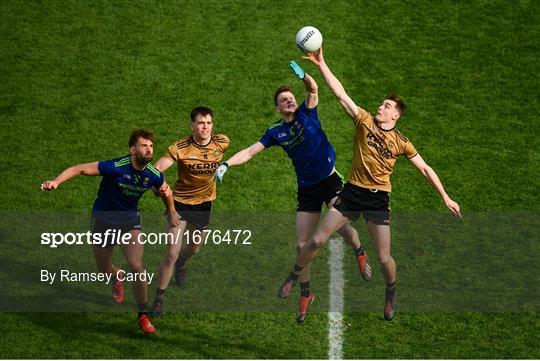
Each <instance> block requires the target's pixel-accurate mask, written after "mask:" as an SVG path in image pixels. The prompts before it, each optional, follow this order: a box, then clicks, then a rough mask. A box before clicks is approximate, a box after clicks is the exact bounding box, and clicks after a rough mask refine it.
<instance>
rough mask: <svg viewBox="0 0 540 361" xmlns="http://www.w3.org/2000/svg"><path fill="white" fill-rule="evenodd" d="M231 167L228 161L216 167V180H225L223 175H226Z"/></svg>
mask: <svg viewBox="0 0 540 361" xmlns="http://www.w3.org/2000/svg"><path fill="white" fill-rule="evenodd" d="M228 168H229V165H228V164H227V162H223V163H221V165H220V166H219V167H218V169H216V172H215V173H214V182H215V181H216V180H219V182H220V183H221V182H223V175H225V172H226V171H227V169H228Z"/></svg>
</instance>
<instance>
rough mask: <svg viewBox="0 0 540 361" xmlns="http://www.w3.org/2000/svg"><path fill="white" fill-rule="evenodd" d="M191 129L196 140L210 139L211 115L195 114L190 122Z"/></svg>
mask: <svg viewBox="0 0 540 361" xmlns="http://www.w3.org/2000/svg"><path fill="white" fill-rule="evenodd" d="M191 131H192V133H193V137H194V138H195V139H196V140H197V141H202V142H206V141H208V140H210V137H211V136H212V116H211V115H210V114H207V115H197V117H196V118H195V121H193V122H191Z"/></svg>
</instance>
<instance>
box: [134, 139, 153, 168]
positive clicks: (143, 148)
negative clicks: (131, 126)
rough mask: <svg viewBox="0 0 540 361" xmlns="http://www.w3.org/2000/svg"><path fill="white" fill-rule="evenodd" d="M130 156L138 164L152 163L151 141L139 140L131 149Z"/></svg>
mask: <svg viewBox="0 0 540 361" xmlns="http://www.w3.org/2000/svg"><path fill="white" fill-rule="evenodd" d="M131 154H133V155H135V159H136V160H137V162H138V163H140V164H147V163H150V162H151V161H152V157H153V155H154V143H153V142H152V141H151V140H148V139H144V138H139V139H138V140H137V144H135V146H134V147H131Z"/></svg>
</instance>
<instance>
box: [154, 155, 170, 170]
mask: <svg viewBox="0 0 540 361" xmlns="http://www.w3.org/2000/svg"><path fill="white" fill-rule="evenodd" d="M173 164H174V161H173V160H171V159H169V158H166V157H161V158H159V159H158V161H157V162H156V163H155V164H154V167H155V168H156V169H157V170H159V171H160V172H161V173H164V172H165V171H166V170H167V169H169V168H170V167H171V165H173Z"/></svg>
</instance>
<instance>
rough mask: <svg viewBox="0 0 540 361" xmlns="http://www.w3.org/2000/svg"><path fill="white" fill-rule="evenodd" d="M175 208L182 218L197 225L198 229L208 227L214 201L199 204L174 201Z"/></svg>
mask: <svg viewBox="0 0 540 361" xmlns="http://www.w3.org/2000/svg"><path fill="white" fill-rule="evenodd" d="M174 208H176V211H177V212H178V215H179V216H180V219H181V220H183V221H186V222H187V223H189V224H191V225H193V226H195V227H196V228H197V229H206V228H207V227H208V224H209V223H210V213H212V201H208V202H203V203H199V204H185V203H180V202H177V201H174Z"/></svg>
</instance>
